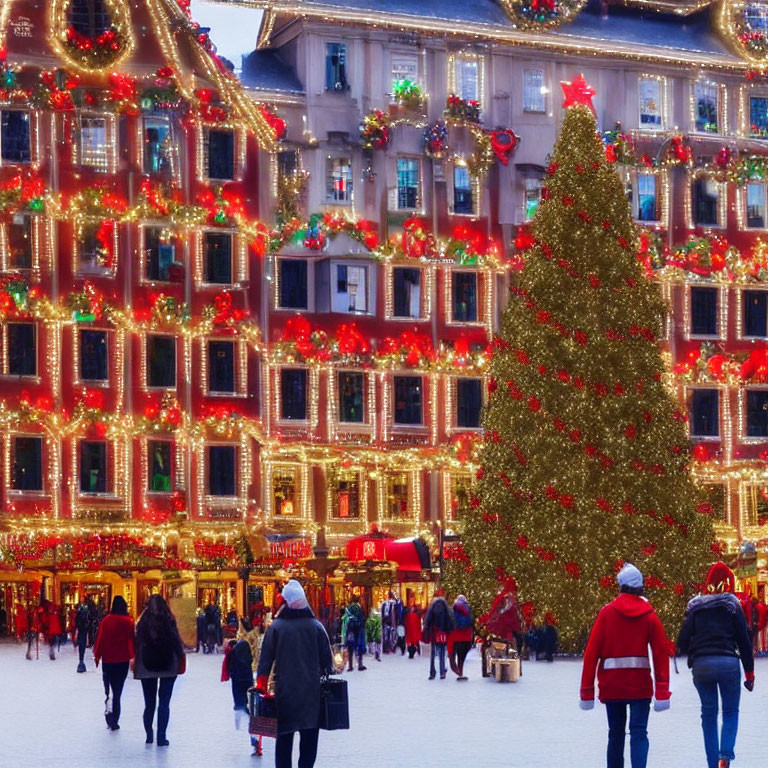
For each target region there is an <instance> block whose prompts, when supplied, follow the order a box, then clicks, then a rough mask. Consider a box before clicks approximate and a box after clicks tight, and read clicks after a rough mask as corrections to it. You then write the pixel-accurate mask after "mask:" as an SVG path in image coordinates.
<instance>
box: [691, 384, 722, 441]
mask: <svg viewBox="0 0 768 768" xmlns="http://www.w3.org/2000/svg"><path fill="white" fill-rule="evenodd" d="M719 413H720V392H719V390H717V389H694V390H692V391H691V404H690V425H691V436H692V437H718V436H719V435H720V416H719Z"/></svg>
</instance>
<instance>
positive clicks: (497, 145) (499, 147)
mask: <svg viewBox="0 0 768 768" xmlns="http://www.w3.org/2000/svg"><path fill="white" fill-rule="evenodd" d="M519 143H520V137H519V136H518V135H517V134H516V133H515V132H514V131H513V130H512V129H510V128H507V129H506V130H505V131H491V149H492V150H493V154H494V155H496V159H497V160H498V161H499V162H500V163H501V164H502V165H507V164H508V163H509V156H510V155H511V154H512V153H513V152H514V151H515V149H517V145H518V144H519Z"/></svg>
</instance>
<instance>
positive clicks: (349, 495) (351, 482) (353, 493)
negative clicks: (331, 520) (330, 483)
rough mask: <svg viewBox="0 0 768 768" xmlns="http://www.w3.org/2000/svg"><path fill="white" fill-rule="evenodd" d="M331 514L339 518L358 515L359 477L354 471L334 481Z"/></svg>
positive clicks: (354, 517)
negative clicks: (334, 487)
mask: <svg viewBox="0 0 768 768" xmlns="http://www.w3.org/2000/svg"><path fill="white" fill-rule="evenodd" d="M333 516H334V517H335V518H337V519H340V520H347V519H349V518H352V519H356V518H358V517H360V478H359V476H358V474H357V473H356V472H355V473H350V474H348V475H344V476H342V477H341V478H340V479H339V480H338V482H337V483H336V494H335V499H334V504H333Z"/></svg>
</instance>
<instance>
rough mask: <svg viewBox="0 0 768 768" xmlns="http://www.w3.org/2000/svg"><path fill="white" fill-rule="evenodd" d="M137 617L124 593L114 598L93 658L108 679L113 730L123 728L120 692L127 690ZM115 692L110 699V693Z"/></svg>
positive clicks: (107, 716) (106, 714) (108, 713)
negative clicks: (129, 607)
mask: <svg viewBox="0 0 768 768" xmlns="http://www.w3.org/2000/svg"><path fill="white" fill-rule="evenodd" d="M134 650H135V646H134V628H133V619H132V618H131V617H130V616H129V615H128V604H127V603H126V602H125V599H124V598H123V597H121V596H120V595H115V598H114V599H113V600H112V610H111V611H110V612H109V613H108V614H107V615H106V616H105V617H104V618H103V619H102V622H101V624H99V631H98V634H97V635H96V643H95V644H94V646H93V659H94V661H95V662H96V666H97V667H98V666H99V661H101V662H102V665H101V674H102V678H103V680H104V691H105V693H106V695H107V699H106V701H105V705H106V708H105V711H104V718H105V719H106V721H107V727H108V728H109V729H110V730H112V731H117V730H119V729H120V725H119V722H118V721H119V720H120V695H121V694H122V692H123V685H124V684H125V678H126V677H128V666H129V664H130V662H131V659H132V658H133V656H134ZM110 690H111V691H112V698H111V701H110V696H109V692H110Z"/></svg>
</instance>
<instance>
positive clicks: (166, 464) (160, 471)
mask: <svg viewBox="0 0 768 768" xmlns="http://www.w3.org/2000/svg"><path fill="white" fill-rule="evenodd" d="M147 454H148V457H149V488H148V490H150V491H152V492H153V493H170V492H171V491H172V490H173V485H172V483H171V443H170V442H169V441H168V440H150V441H149V442H148V443H147Z"/></svg>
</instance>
